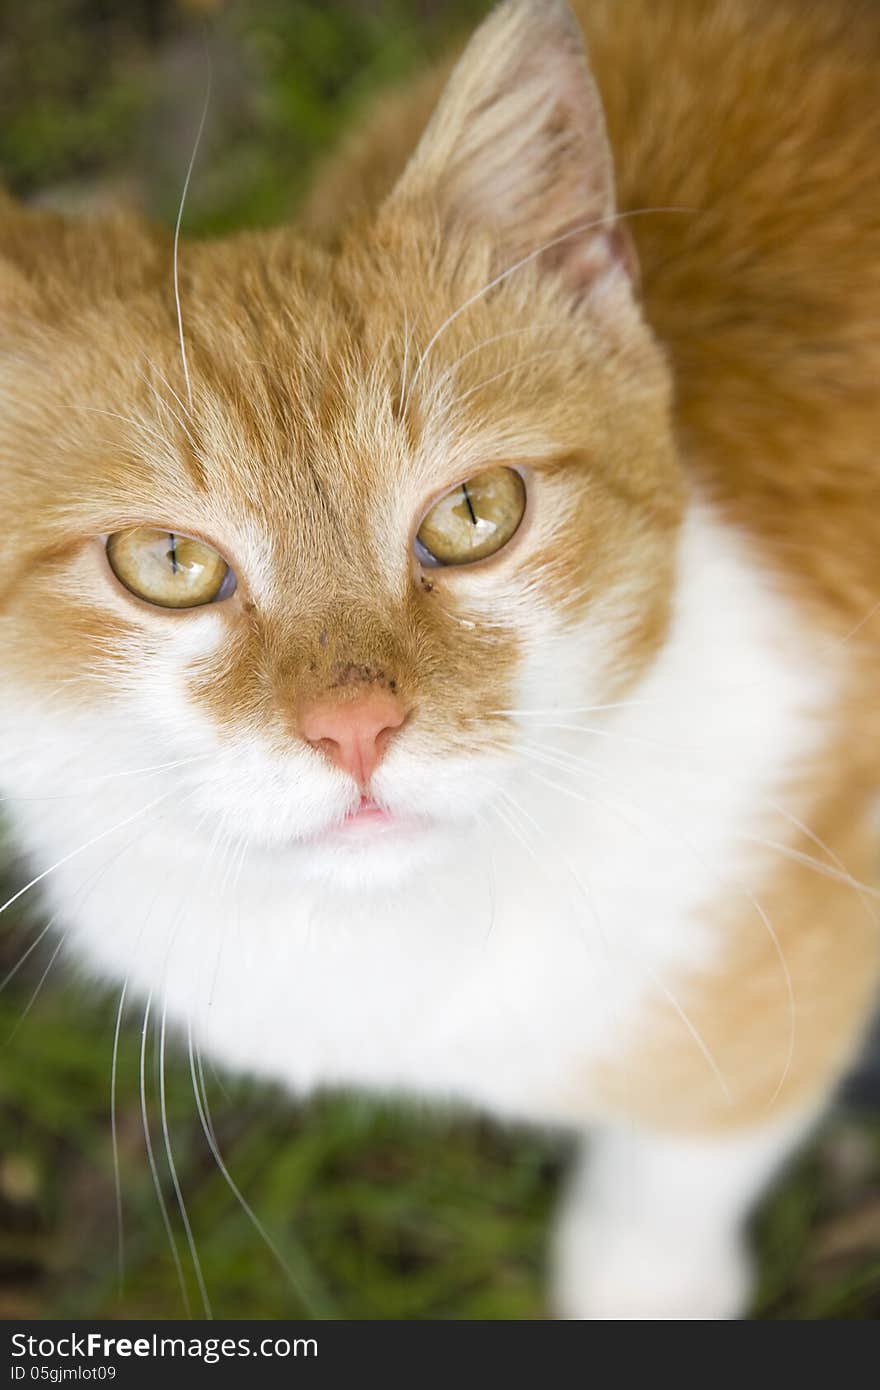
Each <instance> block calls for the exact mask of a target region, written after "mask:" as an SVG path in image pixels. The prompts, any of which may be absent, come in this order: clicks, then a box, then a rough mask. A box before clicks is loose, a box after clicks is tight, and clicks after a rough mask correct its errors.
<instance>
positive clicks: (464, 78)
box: [392, 0, 629, 288]
mask: <svg viewBox="0 0 880 1390" xmlns="http://www.w3.org/2000/svg"><path fill="white" fill-rule="evenodd" d="M399 197H404V198H408V199H409V198H430V199H431V200H433V202H434V203H435V205H436V206H438V207H439V209H440V211H441V215H442V216H443V218H444V220H445V221H446V222H447V223H448V224H452V225H456V224H457V225H458V226H465V227H474V228H481V229H483V230H488V231H489V232H490V233H491V234H492V236H493V237H494V239H495V242H496V246H497V248H498V252H499V257H500V258H503V259H505V260H506V261H507V262H511V261H513V260H515V259H516V258H518V257H524V256H529V255H531V254H534V253H535V252H536V251H537V250H538V248H540V247H541V246H544V245H545V244H549V243H552V245H548V258H549V257H550V256H551V255H552V259H553V261H554V263H555V264H556V265H557V266H558V267H560V268H562V269H563V270H565V271H567V272H569V273H570V274H571V276H572V278H574V279H575V280H577V281H578V282H579V284H580V286H581V288H582V287H583V286H584V284H585V283H588V282H590V281H591V280H593V279H595V277H596V275H597V274H598V273H601V271H602V270H603V269H605V268H607V267H608V266H610V265H611V264H612V263H614V264H624V265H625V266H626V267H627V268H629V267H628V264H627V261H626V258H623V260H621V257H620V255H619V254H618V248H617V246H616V245H615V243H614V241H613V239H612V238H610V236H609V235H608V234H609V233H610V231H611V228H612V225H613V223H612V220H611V219H612V218H613V215H614V174H613V166H612V160H611V152H610V149H609V145H608V137H607V134H606V130H605V120H604V116H603V112H602V104H601V100H600V97H599V93H598V90H597V87H596V84H595V82H594V80H593V77H592V74H591V72H590V70H589V66H588V64H587V59H586V54H585V52H584V45H583V38H582V35H581V32H580V29H579V27H578V25H577V23H576V21H575V19H574V16H573V15H572V13H571V11H570V10H569V8H568V6H567V5H566V4H565V3H563V0H507V3H505V4H502V5H501V6H499V8H498V9H496V10H495V11H494V12H493V13H492V14H491V15H490V16H489V18H488V19H487V20H486V21H485V22H484V23H483V25H482V26H481V27H480V28H479V29H478V30H477V32H476V34H475V35H474V37H473V38H472V39H471V42H470V43H469V45H468V47H467V49H466V50H465V52H464V54H463V56H462V58H461V59H460V61H459V63H458V65H457V67H456V68H455V69H454V71H453V74H452V77H451V78H450V81H449V83H448V85H447V87H446V90H445V92H444V93H443V96H442V97H441V99H440V103H439V105H438V107H437V109H436V111H435V113H434V116H433V117H432V119H431V121H430V122H429V124H428V127H427V129H426V131H425V133H424V135H423V137H422V140H421V142H420V144H419V146H418V148H417V149H416V152H415V154H414V155H413V156H412V159H411V160H410V162H409V164H408V165H407V168H406V169H405V170H404V173H403V176H402V178H401V180H400V183H399V184H398V187H397V189H396V190H395V193H394V194H393V195H392V198H399ZM589 224H596V225H595V227H594V229H593V230H594V232H595V235H593V236H591V235H590V233H589V232H587V231H584V232H583V233H581V231H580V230H579V229H581V228H586V227H588V226H589ZM618 240H619V238H618Z"/></svg>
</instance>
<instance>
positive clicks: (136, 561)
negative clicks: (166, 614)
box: [107, 526, 235, 608]
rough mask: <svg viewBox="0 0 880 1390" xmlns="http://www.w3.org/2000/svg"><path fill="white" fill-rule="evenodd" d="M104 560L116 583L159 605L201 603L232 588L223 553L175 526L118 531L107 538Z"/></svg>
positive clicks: (213, 600)
mask: <svg viewBox="0 0 880 1390" xmlns="http://www.w3.org/2000/svg"><path fill="white" fill-rule="evenodd" d="M107 561H108V563H109V565H110V568H111V569H112V571H113V573H114V574H115V575H116V578H117V579H118V580H119V582H120V584H124V585H125V587H126V589H128V590H130V592H131V593H133V594H136V595H137V597H138V598H142V599H145V600H146V602H147V603H154V604H156V605H157V606H158V607H159V608H200V607H202V606H203V605H204V604H206V603H216V602H217V601H218V600H219V599H224V598H227V597H228V596H229V594H231V593H233V591H234V589H235V575H234V574H233V572H232V570H231V569H230V568H229V566H228V565H227V563H226V561H225V560H224V559H223V556H222V555H219V554H218V553H217V551H216V550H214V549H213V547H212V546H210V545H206V544H205V542H204V541H197V540H193V538H192V537H191V536H181V535H178V533H177V532H176V531H157V530H156V531H154V530H152V529H151V528H150V527H147V526H138V527H135V529H134V530H131V531H117V532H116V533H115V535H112V536H110V537H109V539H108V541H107Z"/></svg>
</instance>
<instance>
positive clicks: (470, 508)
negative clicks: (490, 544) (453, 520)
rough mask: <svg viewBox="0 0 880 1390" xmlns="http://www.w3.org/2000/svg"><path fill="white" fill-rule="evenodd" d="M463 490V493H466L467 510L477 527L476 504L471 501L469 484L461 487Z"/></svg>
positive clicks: (463, 484)
mask: <svg viewBox="0 0 880 1390" xmlns="http://www.w3.org/2000/svg"><path fill="white" fill-rule="evenodd" d="M461 490H462V492H463V493H464V500H465V502H467V509H468V511H469V512H470V514H471V521H472V522H473V524H474V525H475V526H476V524H477V514H476V512H475V511H474V504H473V502H472V501H471V495H470V493H469V492H468V486H467V483H462V485H461Z"/></svg>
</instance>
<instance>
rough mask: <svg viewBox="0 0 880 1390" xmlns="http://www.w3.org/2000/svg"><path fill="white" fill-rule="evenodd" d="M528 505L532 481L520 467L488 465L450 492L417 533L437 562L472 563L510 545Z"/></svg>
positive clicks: (442, 498)
mask: <svg viewBox="0 0 880 1390" xmlns="http://www.w3.org/2000/svg"><path fill="white" fill-rule="evenodd" d="M525 510H526V485H525V483H524V482H523V480H522V477H521V476H520V474H519V473H518V472H517V471H516V469H515V468H486V469H484V470H483V472H482V473H475V474H474V475H473V477H471V478H467V479H466V480H465V482H463V483H459V485H458V487H456V488H453V490H452V492H447V494H446V496H445V497H441V498H440V500H439V502H435V503H434V506H433V507H432V508H431V510H430V511H429V512H428V514H427V516H426V517H425V518H424V520H423V521H422V524H421V526H420V527H419V532H418V536H417V537H416V539H417V541H418V544H419V546H420V547H421V549H422V551H423V552H424V554H425V555H426V557H427V559H428V560H429V561H432V562H433V563H434V564H435V565H471V564H473V563H474V561H475V560H485V559H486V558H487V557H488V556H490V555H494V554H495V552H496V551H498V550H501V548H502V547H503V546H505V545H507V543H508V541H511V540H512V539H513V537H514V535H515V533H516V532H517V530H518V529H519V524H520V522H521V521H522V519H523V516H524V515H525Z"/></svg>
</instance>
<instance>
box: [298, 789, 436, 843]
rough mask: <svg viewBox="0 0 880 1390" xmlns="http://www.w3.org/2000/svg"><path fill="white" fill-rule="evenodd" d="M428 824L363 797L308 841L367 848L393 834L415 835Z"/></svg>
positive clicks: (419, 818)
mask: <svg viewBox="0 0 880 1390" xmlns="http://www.w3.org/2000/svg"><path fill="white" fill-rule="evenodd" d="M427 825H428V819H427V817H425V816H414V815H412V814H411V813H410V814H405V813H401V812H397V811H393V810H391V809H390V807H388V806H383V805H382V804H381V803H380V802H378V801H375V800H374V799H373V797H371V796H362V797H361V799H360V801H359V802H358V804H357V805H356V806H355V807H353V808H352V809H351V810H349V811H347V812H346V814H345V815H344V816H343V817H342V818H341V819H340V820H334V821H331V822H330V823H329V824H328V825H326V826H324V827H323V828H322V829H321V830H318V831H317V832H316V833H315V834H314V835H313V836H311V841H312V843H313V844H314V845H330V844H332V845H338V846H345V845H350V846H352V847H354V846H355V845H358V846H366V845H369V844H370V843H371V842H374V841H376V840H378V839H380V838H384V837H386V836H388V835H389V834H392V833H394V832H397V833H398V834H402V835H413V834H416V833H418V832H419V831H423V830H425V829H426V828H427Z"/></svg>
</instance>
